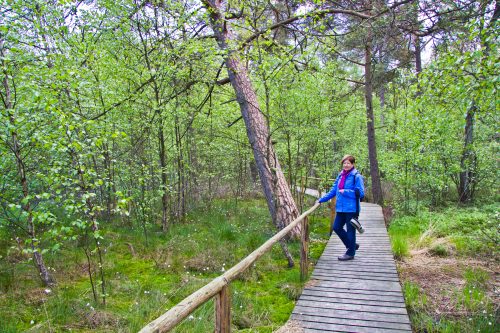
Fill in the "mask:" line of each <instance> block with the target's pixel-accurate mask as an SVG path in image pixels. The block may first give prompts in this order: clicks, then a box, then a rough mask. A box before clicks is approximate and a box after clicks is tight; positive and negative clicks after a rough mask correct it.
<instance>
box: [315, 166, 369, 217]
mask: <svg viewBox="0 0 500 333" xmlns="http://www.w3.org/2000/svg"><path fill="white" fill-rule="evenodd" d="M341 174H342V172H340V173H339V175H338V176H337V179H335V182H334V183H333V186H332V188H331V189H330V191H329V192H328V193H327V194H325V195H324V196H322V197H321V198H320V199H319V202H327V201H328V200H330V199H332V198H333V197H335V196H337V202H336V204H335V210H336V211H337V212H338V213H355V212H356V201H357V200H359V199H356V194H355V192H354V190H355V189H358V190H359V196H360V198H363V197H364V196H365V185H364V183H363V176H361V174H360V173H359V172H358V170H356V169H353V170H352V171H351V172H349V174H348V175H347V178H346V180H345V183H344V193H340V192H339V191H338V184H339V183H340V177H341Z"/></svg>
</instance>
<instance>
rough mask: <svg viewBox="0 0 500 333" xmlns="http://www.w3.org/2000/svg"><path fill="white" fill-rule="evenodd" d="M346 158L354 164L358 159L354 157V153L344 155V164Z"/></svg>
mask: <svg viewBox="0 0 500 333" xmlns="http://www.w3.org/2000/svg"><path fill="white" fill-rule="evenodd" d="M345 160H348V161H349V162H351V163H352V164H354V163H355V162H356V159H355V158H354V156H352V155H344V157H342V162H341V164H344V161H345Z"/></svg>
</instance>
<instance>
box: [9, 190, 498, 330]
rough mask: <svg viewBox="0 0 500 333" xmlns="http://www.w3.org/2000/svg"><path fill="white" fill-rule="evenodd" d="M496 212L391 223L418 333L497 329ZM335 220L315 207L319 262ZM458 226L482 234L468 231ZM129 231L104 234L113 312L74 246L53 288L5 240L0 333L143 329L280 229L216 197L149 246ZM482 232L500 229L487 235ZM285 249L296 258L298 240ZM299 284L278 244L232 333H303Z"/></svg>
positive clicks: (255, 203) (209, 312) (252, 283)
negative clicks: (95, 292) (293, 318)
mask: <svg viewBox="0 0 500 333" xmlns="http://www.w3.org/2000/svg"><path fill="white" fill-rule="evenodd" d="M496 210H497V207H496V206H494V207H489V208H488V207H487V208H486V209H481V210H478V209H473V208H468V209H458V210H457V209H453V210H450V211H443V212H427V213H422V214H415V215H411V216H400V217H396V218H394V219H393V221H391V223H390V225H389V234H390V237H391V242H392V245H393V251H394V253H395V256H396V258H398V261H397V263H398V270H399V273H400V277H401V282H402V286H403V291H404V294H405V301H406V303H407V307H408V310H409V313H410V318H411V320H412V326H413V329H414V331H415V332H426V333H427V332H485V333H490V332H491V333H494V332H498V331H499V329H498V328H499V327H500V325H499V308H500V306H499V293H500V285H499V279H498V274H499V272H500V267H499V263H500V260H499V256H498V248H495V247H494V244H495V242H496V240H497V238H495V237H498V235H497V232H496V230H497V229H495V228H498V221H497V220H495V219H493V220H492V221H490V219H489V216H494V217H495V218H496V216H497V215H495V214H491V211H496ZM328 213H329V211H328V210H327V209H324V210H318V211H316V212H314V213H313V216H311V219H310V223H311V244H310V256H311V259H312V264H314V262H315V261H316V260H317V259H318V258H319V257H320V255H321V254H322V252H323V248H324V246H325V245H326V242H327V239H328V230H329V221H328V217H327V215H328ZM462 222H465V224H466V225H472V226H474V228H476V226H481V227H482V228H481V229H480V230H479V229H478V228H476V229H475V230H469V229H467V228H465V227H464V225H463V223H462ZM490 222H491V223H490ZM121 223H122V222H119V221H116V223H114V224H111V225H108V226H107V228H106V229H103V231H104V233H103V235H104V240H103V248H104V249H105V250H106V256H105V262H104V263H105V273H106V283H107V284H106V297H107V303H106V305H105V306H103V305H102V302H101V300H100V299H98V300H95V299H93V297H92V290H91V288H90V284H89V279H88V274H87V273H88V268H89V267H88V264H87V261H86V260H85V256H84V252H83V251H82V248H81V245H80V244H79V243H78V242H77V241H73V242H67V243H63V244H62V246H61V249H60V250H59V251H57V252H54V253H49V252H48V253H47V262H48V263H49V266H50V267H51V270H52V271H53V273H54V275H55V277H56V279H57V281H58V285H57V286H56V287H55V288H45V287H42V286H40V283H39V281H38V280H37V278H36V274H35V272H34V270H33V266H32V265H31V263H30V262H29V257H28V256H26V254H23V253H22V252H20V251H18V249H17V247H15V246H14V247H12V246H11V245H10V244H9V243H8V242H3V243H0V258H1V259H2V260H0V332H63V331H72V332H118V331H119V332H137V331H138V330H139V329H140V328H141V327H143V326H144V325H146V324H147V323H148V322H149V321H150V320H152V319H154V318H156V317H158V316H159V315H160V314H162V313H163V312H165V311H166V310H167V309H169V308H171V307H172V306H173V305H175V304H177V303H178V302H179V301H181V300H182V299H183V298H184V297H186V296H188V295H189V294H190V293H192V292H193V291H195V290H197V289H198V288H200V287H202V286H203V285H205V284H207V283H208V282H210V281H211V280H212V279H213V278H215V277H217V276H218V275H220V274H221V273H222V272H224V271H225V270H227V269H228V268H229V267H231V266H233V265H234V264H236V263H237V262H238V261H240V260H241V259H243V258H244V257H245V256H246V255H248V254H249V253H251V252H252V251H253V250H254V249H256V248H257V247H259V246H260V245H261V244H262V243H264V242H265V241H266V240H267V239H269V238H270V237H271V236H272V235H273V234H274V233H275V232H276V231H275V228H274V227H273V226H272V224H271V223H270V221H269V218H268V211H267V207H266V205H265V203H264V201H263V200H260V199H257V200H254V199H252V200H242V201H239V202H238V203H235V202H233V201H232V200H220V201H218V202H215V203H214V204H213V206H212V207H211V208H202V209H199V210H196V211H194V212H193V213H192V214H190V215H189V216H187V217H186V219H185V221H183V222H179V223H176V224H173V225H172V228H171V230H170V231H169V232H168V233H163V232H161V231H160V230H159V229H158V228H159V227H158V226H157V225H147V228H148V235H147V239H146V237H145V235H144V234H143V228H142V226H140V225H132V226H128V225H122V224H121ZM485 225H486V227H488V228H490V229H491V228H492V230H493V232H492V233H486V234H485V233H484V230H486V229H485V228H486V227H485ZM466 229H467V230H466ZM488 230H489V229H488ZM0 231H2V230H0ZM3 232H5V231H3ZM485 235H486V238H485ZM3 239H7V238H6V237H3ZM492 244H493V245H492ZM497 244H498V243H497ZM289 246H290V250H291V252H292V254H293V256H294V258H295V259H296V260H298V259H297V258H299V249H300V248H299V244H298V243H297V242H290V244H289ZM296 266H298V265H296ZM310 271H311V272H312V267H311V269H310ZM299 277H300V272H299V269H298V268H297V267H295V268H293V269H289V268H287V267H286V261H285V260H284V257H283V254H282V252H281V250H280V248H279V247H278V246H275V247H274V248H273V250H272V252H271V253H269V254H268V255H266V256H264V257H262V258H261V259H260V260H259V261H258V262H257V264H256V265H255V267H253V268H252V269H250V270H249V271H248V272H246V273H244V274H242V276H240V277H239V278H238V279H237V280H235V281H234V282H233V283H232V284H231V292H232V310H231V311H232V329H233V331H235V332H246V333H250V332H259V333H263V332H266V333H271V332H278V333H285V332H286V333H290V332H293V333H299V332H300V327H298V326H297V325H296V324H295V323H293V322H288V323H287V319H288V318H289V316H290V313H291V311H292V310H293V307H294V303H295V300H296V299H297V298H298V296H299V295H300V293H301V290H302V288H303V283H302V282H301V281H300V278H299ZM96 283H97V285H99V281H96ZM213 313H214V309H213V302H209V303H207V304H206V305H204V306H202V307H200V308H199V309H198V310H196V311H195V312H194V313H193V314H192V315H191V316H190V317H189V318H187V319H186V320H184V322H183V323H182V324H181V325H180V326H179V327H178V328H177V329H175V330H174V331H175V332H183V333H184V332H207V331H211V330H213ZM283 325H284V326H283Z"/></svg>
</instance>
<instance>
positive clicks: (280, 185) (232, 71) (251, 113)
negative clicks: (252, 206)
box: [203, 0, 300, 237]
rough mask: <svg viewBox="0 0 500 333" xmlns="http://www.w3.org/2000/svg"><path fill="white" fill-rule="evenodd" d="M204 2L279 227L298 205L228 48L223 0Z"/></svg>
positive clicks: (244, 75)
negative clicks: (224, 56) (225, 54)
mask: <svg viewBox="0 0 500 333" xmlns="http://www.w3.org/2000/svg"><path fill="white" fill-rule="evenodd" d="M203 3H204V5H205V6H206V7H207V9H208V11H209V13H210V21H211V25H212V28H213V30H214V34H215V38H216V40H217V43H218V45H219V47H220V49H221V50H224V51H226V52H228V53H227V56H226V61H225V62H226V67H227V70H228V74H229V79H230V81H231V84H232V86H233V89H234V91H235V92H236V99H237V101H238V103H239V105H240V110H241V114H242V116H243V119H244V121H245V126H246V130H247V136H248V139H249V141H250V144H251V146H252V149H253V154H254V158H255V162H256V164H257V168H258V171H259V176H260V181H261V184H262V188H263V191H264V195H265V197H266V200H267V205H268V208H269V211H270V213H271V217H272V219H273V222H274V224H275V225H276V226H277V227H278V228H279V229H281V228H283V227H284V226H286V225H288V224H289V223H290V222H291V221H293V220H294V219H295V218H296V217H297V216H298V209H297V206H296V204H295V201H294V200H293V197H292V193H291V191H290V188H289V186H288V184H287V183H286V179H285V176H284V175H283V172H282V170H281V166H280V164H279V162H278V158H277V156H276V153H275V151H274V147H273V145H272V143H271V137H270V134H269V129H268V127H267V124H266V121H265V119H264V116H263V115H262V113H261V111H260V108H259V103H258V100H257V95H256V93H255V90H254V88H253V86H252V83H251V81H250V78H249V75H248V72H247V69H246V68H245V66H244V64H243V63H242V62H241V60H240V59H239V57H238V55H237V53H236V52H235V51H231V50H230V47H229V46H228V44H229V43H230V42H231V41H232V40H233V36H231V33H230V31H229V30H230V29H229V23H228V22H227V21H226V20H225V18H224V17H223V14H222V12H221V9H222V1H220V0H214V1H210V0H203ZM299 234H300V228H295V229H294V230H293V231H292V236H295V237H297V236H298V235H299Z"/></svg>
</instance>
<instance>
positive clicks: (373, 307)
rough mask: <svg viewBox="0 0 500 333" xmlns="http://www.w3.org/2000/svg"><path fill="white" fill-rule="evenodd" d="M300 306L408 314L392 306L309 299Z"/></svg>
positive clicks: (301, 301)
mask: <svg viewBox="0 0 500 333" xmlns="http://www.w3.org/2000/svg"><path fill="white" fill-rule="evenodd" d="M300 304H301V305H302V306H307V307H313V308H322V309H332V310H347V311H351V312H354V311H356V312H363V313H366V312H371V313H392V314H402V315H405V314H407V312H406V308H401V307H392V306H379V305H359V304H350V303H328V302H318V301H313V300H308V299H304V300H303V299H300Z"/></svg>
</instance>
